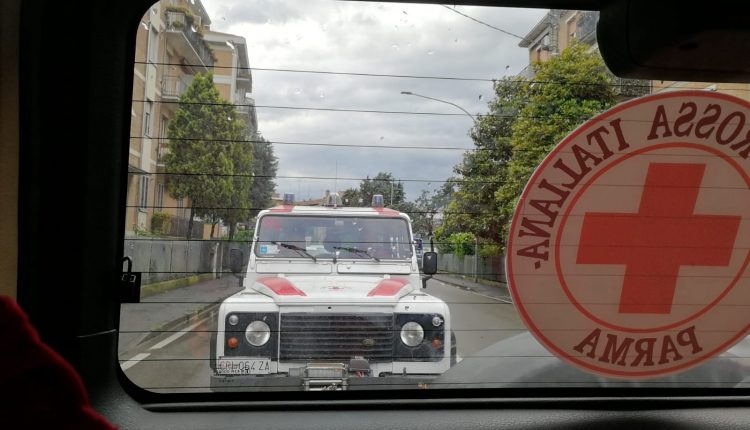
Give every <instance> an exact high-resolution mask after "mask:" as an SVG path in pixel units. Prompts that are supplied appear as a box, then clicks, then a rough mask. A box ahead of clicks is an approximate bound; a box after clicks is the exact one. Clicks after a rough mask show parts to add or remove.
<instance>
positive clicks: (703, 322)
mask: <svg viewBox="0 0 750 430" xmlns="http://www.w3.org/2000/svg"><path fill="white" fill-rule="evenodd" d="M749 214H750V104H749V103H748V102H746V101H743V100H740V99H737V98H735V97H732V96H727V95H722V94H717V93H707V92H699V91H685V92H672V93H665V94H656V95H651V96H648V97H644V98H641V99H637V100H632V101H629V102H626V103H623V104H621V105H618V106H616V107H614V108H612V109H610V110H609V111H607V112H604V113H603V114H601V115H599V116H597V117H595V118H592V119H591V120H590V121H588V122H587V123H585V124H583V125H582V126H580V127H579V128H578V129H576V130H575V131H573V132H572V133H571V134H570V135H568V136H567V137H566V138H565V139H564V140H563V141H562V142H560V143H559V144H558V145H557V147H555V149H554V150H553V151H552V152H551V153H550V154H549V155H548V156H547V157H546V158H545V159H544V160H543V161H542V163H541V164H540V166H539V167H538V168H537V170H536V171H535V172H534V173H533V174H532V176H531V178H530V179H529V181H528V183H527V185H526V187H525V189H524V191H523V193H522V195H521V198H520V199H519V203H518V206H517V208H516V211H515V213H514V216H513V220H512V223H511V226H510V229H509V230H510V232H509V237H508V240H507V246H506V253H507V257H506V266H507V267H506V277H507V280H508V289H509V291H510V292H511V296H512V298H513V302H514V305H515V307H516V309H517V311H518V313H519V315H520V317H521V319H522V321H523V322H524V324H525V325H526V327H527V328H528V329H529V331H530V332H531V333H532V334H533V335H534V337H535V338H536V339H537V340H538V341H539V342H540V343H541V344H542V345H543V346H545V347H546V348H547V349H549V350H550V351H551V352H552V353H553V354H555V355H556V356H557V357H559V358H560V359H562V360H563V361H565V362H567V363H568V364H570V365H573V366H575V367H578V368H579V369H583V370H585V371H588V372H592V373H596V374H598V375H604V376H607V377H614V378H625V379H643V378H651V377H657V376H663V375H667V374H672V373H678V372H683V371H686V370H688V369H690V368H692V367H694V366H697V365H698V364H701V363H704V362H707V361H710V360H711V359H713V358H714V357H716V356H717V355H719V354H721V353H723V352H725V351H727V350H728V349H730V348H732V347H733V345H735V344H736V343H737V342H740V341H742V340H743V339H744V338H745V336H746V335H747V333H748V331H750V273H747V271H748V265H749V263H750V215H749ZM749 345H750V344H749ZM571 382H575V381H571ZM698 382H700V381H698Z"/></svg>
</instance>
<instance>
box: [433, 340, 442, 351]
mask: <svg viewBox="0 0 750 430" xmlns="http://www.w3.org/2000/svg"><path fill="white" fill-rule="evenodd" d="M432 347H433V348H435V349H440V348H442V347H443V341H442V340H440V339H437V338H435V339H432Z"/></svg>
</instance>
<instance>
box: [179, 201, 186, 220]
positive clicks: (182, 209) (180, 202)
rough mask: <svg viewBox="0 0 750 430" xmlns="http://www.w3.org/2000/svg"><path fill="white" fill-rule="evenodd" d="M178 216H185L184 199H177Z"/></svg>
mask: <svg viewBox="0 0 750 430" xmlns="http://www.w3.org/2000/svg"><path fill="white" fill-rule="evenodd" d="M177 216H178V217H180V218H185V201H184V200H183V199H177Z"/></svg>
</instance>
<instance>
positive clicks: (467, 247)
mask: <svg viewBox="0 0 750 430" xmlns="http://www.w3.org/2000/svg"><path fill="white" fill-rule="evenodd" d="M446 242H447V243H448V244H449V245H450V248H451V252H452V254H453V255H456V256H458V257H463V256H464V255H474V235H473V234H471V233H453V234H452V235H450V236H448V239H447V241H446Z"/></svg>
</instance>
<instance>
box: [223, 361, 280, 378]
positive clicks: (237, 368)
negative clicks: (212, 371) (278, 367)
mask: <svg viewBox="0 0 750 430" xmlns="http://www.w3.org/2000/svg"><path fill="white" fill-rule="evenodd" d="M216 373H219V374H222V375H267V374H269V373H271V360H270V359H268V358H220V359H219V360H218V361H217V362H216Z"/></svg>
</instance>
